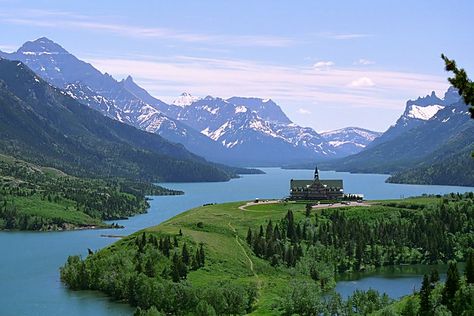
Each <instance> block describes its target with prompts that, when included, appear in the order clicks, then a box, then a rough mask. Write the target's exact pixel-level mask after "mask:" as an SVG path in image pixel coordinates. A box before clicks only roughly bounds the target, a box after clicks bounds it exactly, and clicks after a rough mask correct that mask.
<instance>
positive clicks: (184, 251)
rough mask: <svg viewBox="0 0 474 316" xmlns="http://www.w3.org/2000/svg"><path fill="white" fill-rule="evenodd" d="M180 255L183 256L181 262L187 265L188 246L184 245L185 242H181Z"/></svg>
mask: <svg viewBox="0 0 474 316" xmlns="http://www.w3.org/2000/svg"><path fill="white" fill-rule="evenodd" d="M181 256H182V257H183V263H184V264H185V265H189V263H190V258H189V252H188V247H187V246H186V243H184V244H183V250H181Z"/></svg>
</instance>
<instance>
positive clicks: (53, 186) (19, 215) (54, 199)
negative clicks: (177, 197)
mask: <svg viewBox="0 0 474 316" xmlns="http://www.w3.org/2000/svg"><path fill="white" fill-rule="evenodd" d="M181 193H182V192H178V191H172V190H167V189H164V188H162V187H158V186H152V185H146V184H143V183H136V182H129V181H118V180H116V181H103V180H94V179H86V178H76V177H71V176H69V175H67V174H65V173H64V172H62V171H59V170H57V169H53V168H47V167H42V166H38V165H35V164H31V163H27V162H25V161H22V160H18V159H15V158H13V157H9V156H4V155H0V230H3V229H7V230H15V229H19V230H67V229H77V228H98V227H112V228H113V227H115V225H106V224H105V223H104V222H103V220H114V219H120V218H125V217H128V216H133V215H135V214H138V213H144V212H146V209H147V208H148V203H147V201H146V197H145V195H169V194H181Z"/></svg>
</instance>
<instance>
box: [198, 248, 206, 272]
mask: <svg viewBox="0 0 474 316" xmlns="http://www.w3.org/2000/svg"><path fill="white" fill-rule="evenodd" d="M205 261H206V255H205V254H204V247H203V245H202V244H201V245H200V247H199V266H200V267H204V263H205Z"/></svg>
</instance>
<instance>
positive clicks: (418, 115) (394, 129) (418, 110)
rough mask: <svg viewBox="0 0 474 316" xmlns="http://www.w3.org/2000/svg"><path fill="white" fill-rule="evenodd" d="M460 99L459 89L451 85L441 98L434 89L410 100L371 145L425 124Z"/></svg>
mask: <svg viewBox="0 0 474 316" xmlns="http://www.w3.org/2000/svg"><path fill="white" fill-rule="evenodd" d="M459 100H460V97H459V94H458V93H457V90H456V89H455V88H453V87H450V88H449V89H448V91H447V92H446V93H445V95H444V98H443V99H441V98H439V97H438V96H437V95H436V93H435V92H434V91H433V92H432V93H431V94H430V95H427V96H425V97H419V98H417V99H416V100H408V101H407V103H406V107H405V111H404V112H403V114H402V115H401V116H400V118H399V119H398V120H397V122H396V123H395V124H394V125H392V126H390V128H389V129H388V130H387V131H386V132H385V133H383V135H381V136H380V137H379V138H377V139H376V140H375V141H374V142H372V143H371V144H370V145H369V147H372V146H376V145H378V144H381V143H384V142H386V141H389V140H392V139H394V138H396V137H397V136H399V135H401V134H403V133H405V132H406V131H408V130H410V129H412V128H415V127H418V126H420V125H423V124H424V122H426V121H427V120H429V119H431V118H432V117H433V116H434V115H435V114H436V113H438V111H439V110H442V109H444V108H445V107H446V106H449V105H451V104H454V103H456V102H458V101H459Z"/></svg>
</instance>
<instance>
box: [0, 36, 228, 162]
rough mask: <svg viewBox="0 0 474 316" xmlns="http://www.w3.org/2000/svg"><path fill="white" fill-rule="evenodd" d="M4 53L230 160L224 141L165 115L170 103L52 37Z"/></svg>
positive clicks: (78, 93) (125, 116)
mask: <svg viewBox="0 0 474 316" xmlns="http://www.w3.org/2000/svg"><path fill="white" fill-rule="evenodd" d="M0 57H4V58H7V59H10V60H19V61H22V62H24V63H25V64H26V65H27V66H28V67H30V68H31V69H32V70H33V71H34V72H36V73H37V74H38V75H39V76H40V77H41V78H43V79H44V80H46V81H47V82H49V83H50V84H52V85H54V86H56V87H58V88H60V89H64V90H66V91H67V92H68V94H69V95H70V96H71V97H73V98H74V99H76V100H77V101H79V102H81V103H83V104H86V105H88V106H89V107H91V108H93V109H95V110H98V111H100V112H101V113H103V114H104V115H106V116H108V117H110V118H113V119H116V120H118V121H120V122H123V123H126V124H129V125H132V126H134V127H136V128H139V129H142V130H145V131H147V132H150V133H156V134H159V135H160V136H163V137H164V138H166V139H167V140H170V141H172V142H176V143H180V144H183V145H184V146H185V147H186V148H188V149H189V150H191V151H192V152H194V153H196V154H198V155H204V156H205V157H206V158H208V159H209V158H215V159H214V160H216V161H224V160H226V159H225V150H224V149H223V148H221V147H222V146H220V145H218V144H215V142H214V141H212V140H210V139H209V138H207V137H205V136H204V135H202V134H201V133H199V132H197V131H195V130H193V129H192V128H189V127H188V126H185V125H184V124H181V123H180V122H178V121H176V120H174V119H172V118H170V117H168V116H166V115H164V114H163V113H162V112H161V110H163V107H166V106H167V105H166V103H164V102H162V101H160V100H158V99H156V98H153V97H152V96H151V95H149V94H148V93H147V92H146V91H145V90H144V89H142V88H140V87H138V85H136V84H135V83H134V82H133V79H132V78H131V77H128V78H127V79H125V80H123V81H121V82H118V81H116V80H115V79H114V78H112V76H110V75H109V74H107V73H105V74H102V73H101V72H100V71H98V70H97V69H95V68H94V67H93V66H92V65H90V64H88V63H86V62H84V61H81V60H79V59H78V58H76V57H75V56H74V55H72V54H70V53H69V52H67V51H66V50H65V49H64V48H62V47H61V46H60V45H58V44H56V43H55V42H53V41H51V40H49V39H47V38H40V39H37V40H36V41H32V42H26V43H25V44H24V45H23V46H22V47H20V48H19V49H18V50H17V51H16V52H14V53H10V54H7V53H2V54H0ZM209 153H213V155H209Z"/></svg>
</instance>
